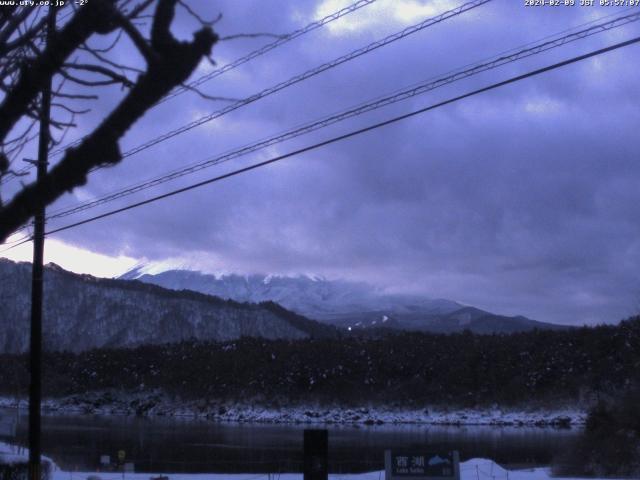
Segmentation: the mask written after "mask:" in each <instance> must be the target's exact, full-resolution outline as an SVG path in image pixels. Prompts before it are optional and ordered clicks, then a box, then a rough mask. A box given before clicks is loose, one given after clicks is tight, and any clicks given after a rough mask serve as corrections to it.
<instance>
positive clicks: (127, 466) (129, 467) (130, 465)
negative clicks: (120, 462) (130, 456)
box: [124, 462, 135, 473]
mask: <svg viewBox="0 0 640 480" xmlns="http://www.w3.org/2000/svg"><path fill="white" fill-rule="evenodd" d="M124 471H125V473H133V472H135V466H134V464H133V462H127V463H125V464H124Z"/></svg>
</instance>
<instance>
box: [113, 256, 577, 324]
mask: <svg viewBox="0 0 640 480" xmlns="http://www.w3.org/2000/svg"><path fill="white" fill-rule="evenodd" d="M148 271H156V272H157V273H147V272H148ZM120 278H130V279H132V278H135V279H137V280H139V281H142V282H147V283H153V284H156V285H161V286H163V287H165V288H170V289H185V288H186V289H189V290H195V291H200V292H203V293H207V294H211V295H215V296H219V297H221V298H230V299H234V300H237V301H241V300H242V301H251V302H260V301H273V302H276V303H278V304H280V305H282V306H284V307H285V308H286V309H288V310H291V311H294V312H297V313H299V314H301V315H303V316H305V317H307V318H311V319H314V320H317V321H320V322H323V323H327V324H331V325H335V326H337V327H339V328H340V329H342V330H343V331H344V330H346V331H351V332H356V331H362V330H365V329H383V330H392V331H393V330H415V331H426V332H432V333H454V332H458V331H463V330H467V329H468V330H470V331H472V332H474V333H485V334H489V333H512V332H518V331H527V330H532V329H535V328H538V329H564V328H569V327H565V326H563V325H556V324H552V323H546V322H539V321H536V320H532V319H529V318H527V317H524V316H522V315H517V316H507V315H499V314H495V313H492V312H488V311H485V310H482V309H479V308H476V307H472V306H469V305H463V304H461V303H458V302H455V301H452V300H447V299H441V298H429V297H422V296H418V295H403V294H386V293H384V291H382V290H380V289H378V288H376V287H373V286H371V285H368V284H366V283H364V282H349V281H346V280H327V279H325V278H323V277H318V276H313V277H312V276H308V275H298V276H281V275H264V274H251V275H238V274H229V273H224V274H209V273H203V272H199V271H193V270H176V269H171V268H169V269H166V270H164V271H158V269H156V268H149V269H146V268H145V267H144V266H137V267H136V268H135V269H133V270H132V271H130V272H127V273H125V274H124V275H123V276H121V277H120Z"/></svg>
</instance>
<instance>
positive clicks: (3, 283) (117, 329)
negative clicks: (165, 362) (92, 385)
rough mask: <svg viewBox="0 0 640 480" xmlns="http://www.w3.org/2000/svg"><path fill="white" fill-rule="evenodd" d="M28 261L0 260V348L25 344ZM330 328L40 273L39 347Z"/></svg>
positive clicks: (257, 310) (204, 299)
mask: <svg viewBox="0 0 640 480" xmlns="http://www.w3.org/2000/svg"><path fill="white" fill-rule="evenodd" d="M30 292H31V264H29V263H24V262H21V263H14V262H11V261H9V260H6V259H0V298H1V299H2V301H1V302H0V352H11V353H14V352H24V351H26V350H27V348H28V344H29V312H30V309H29V305H30V300H31V299H30ZM332 332H333V330H332V329H331V328H330V327H327V326H325V325H322V324H319V323H317V322H313V321H310V320H307V319H306V318H303V317H301V316H299V315H297V314H295V313H293V312H289V311H287V310H285V309H284V308H282V307H281V306H279V305H276V304H274V303H263V304H241V303H238V302H234V301H232V300H223V299H220V298H217V297H212V296H208V295H204V294H202V293H197V292H176V291H174V290H168V289H164V288H161V287H158V286H155V285H150V284H144V283H141V282H130V281H123V280H110V279H100V278H95V277H92V276H90V275H77V274H74V273H71V272H67V271H65V270H63V269H62V268H60V267H58V266H56V265H54V264H49V265H48V266H47V267H46V268H45V274H44V312H43V334H44V346H45V348H47V349H50V350H69V351H82V350H87V349H91V348H97V347H123V346H124V347H129V346H135V345H142V344H161V343H168V342H177V341H181V340H187V339H191V338H195V339H198V340H216V341H218V340H233V339H236V338H239V337H241V336H255V337H264V338H271V339H275V338H286V339H299V338H306V337H309V336H310V335H329V334H331V333H332Z"/></svg>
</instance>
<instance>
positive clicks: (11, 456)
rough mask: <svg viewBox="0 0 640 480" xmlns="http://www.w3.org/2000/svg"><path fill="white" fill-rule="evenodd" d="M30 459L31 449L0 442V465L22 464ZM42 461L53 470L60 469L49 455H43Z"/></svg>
mask: <svg viewBox="0 0 640 480" xmlns="http://www.w3.org/2000/svg"><path fill="white" fill-rule="evenodd" d="M28 461H29V449H28V448H24V447H20V446H18V445H12V444H9V443H4V442H0V465H20V464H26V463H27V462H28ZM42 463H43V464H45V465H48V468H50V469H51V470H52V471H56V470H59V468H58V466H57V465H56V464H55V463H54V461H53V460H51V459H50V458H49V457H45V456H42Z"/></svg>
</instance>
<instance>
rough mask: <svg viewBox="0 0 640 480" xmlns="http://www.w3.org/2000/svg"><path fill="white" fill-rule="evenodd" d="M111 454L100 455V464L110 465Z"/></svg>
mask: <svg viewBox="0 0 640 480" xmlns="http://www.w3.org/2000/svg"><path fill="white" fill-rule="evenodd" d="M110 464H111V455H100V465H110Z"/></svg>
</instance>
